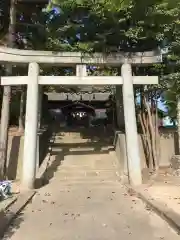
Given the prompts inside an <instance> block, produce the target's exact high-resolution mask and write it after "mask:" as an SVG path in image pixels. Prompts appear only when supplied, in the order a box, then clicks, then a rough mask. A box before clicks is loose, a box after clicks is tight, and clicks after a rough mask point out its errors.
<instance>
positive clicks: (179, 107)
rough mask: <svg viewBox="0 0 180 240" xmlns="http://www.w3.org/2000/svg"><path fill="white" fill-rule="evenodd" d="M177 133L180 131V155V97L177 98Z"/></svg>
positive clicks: (179, 137) (179, 152)
mask: <svg viewBox="0 0 180 240" xmlns="http://www.w3.org/2000/svg"><path fill="white" fill-rule="evenodd" d="M177 131H178V143H179V151H178V154H179V155H180V97H178V98H177Z"/></svg>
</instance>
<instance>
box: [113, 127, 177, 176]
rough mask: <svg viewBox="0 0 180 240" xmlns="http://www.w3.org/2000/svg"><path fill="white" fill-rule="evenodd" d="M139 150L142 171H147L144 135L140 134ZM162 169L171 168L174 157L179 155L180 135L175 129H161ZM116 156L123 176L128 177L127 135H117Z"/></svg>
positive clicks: (160, 163) (160, 161)
mask: <svg viewBox="0 0 180 240" xmlns="http://www.w3.org/2000/svg"><path fill="white" fill-rule="evenodd" d="M138 137H139V149H140V156H141V169H142V170H143V169H146V168H147V165H146V156H145V150H144V147H143V135H142V134H139V135H138ZM159 145H160V158H159V159H158V161H159V166H160V167H169V166H170V165H171V164H172V162H171V160H172V157H173V156H174V155H178V134H177V131H176V129H175V128H161V129H160V144H159ZM115 149H116V155H117V158H118V160H119V163H120V170H121V171H122V174H125V175H127V154H126V144H125V134H123V133H118V132H117V133H116V139H115Z"/></svg>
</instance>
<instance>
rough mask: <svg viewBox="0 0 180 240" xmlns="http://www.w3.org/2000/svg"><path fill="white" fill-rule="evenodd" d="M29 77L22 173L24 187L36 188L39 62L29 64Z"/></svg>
mask: <svg viewBox="0 0 180 240" xmlns="http://www.w3.org/2000/svg"><path fill="white" fill-rule="evenodd" d="M28 77H29V78H28V85H27V100H26V118H25V134H24V156H23V173H22V188H23V189H24V190H26V189H33V188H34V181H35V176H36V165H37V163H36V160H37V130H38V115H39V111H38V106H39V104H38V97H39V85H38V79H39V65H38V64H37V63H30V64H29V72H28Z"/></svg>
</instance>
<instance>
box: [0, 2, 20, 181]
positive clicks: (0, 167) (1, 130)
mask: <svg viewBox="0 0 180 240" xmlns="http://www.w3.org/2000/svg"><path fill="white" fill-rule="evenodd" d="M9 18H10V20H9V29H8V40H7V46H8V47H10V48H13V47H14V43H15V25H16V0H11V2H10V14H9ZM6 75H7V76H10V75H12V65H7V67H6ZM10 98H11V86H4V89H3V98H2V107H1V125H0V179H4V178H5V175H6V173H5V170H6V159H7V142H8V127H9V112H10Z"/></svg>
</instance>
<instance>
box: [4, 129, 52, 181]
mask: <svg viewBox="0 0 180 240" xmlns="http://www.w3.org/2000/svg"><path fill="white" fill-rule="evenodd" d="M50 137H51V131H50V130H48V129H42V130H40V131H39V133H38V139H37V146H38V145H39V149H38V150H37V158H38V161H37V170H38V168H39V166H40V165H41V163H42V162H43V160H44V159H45V157H46V155H47V151H48V146H49V140H50ZM23 148H24V133H22V134H20V133H18V132H17V130H15V131H12V130H11V131H9V137H8V153H7V166H6V167H7V177H8V179H9V180H20V179H21V175H22V165H23Z"/></svg>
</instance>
